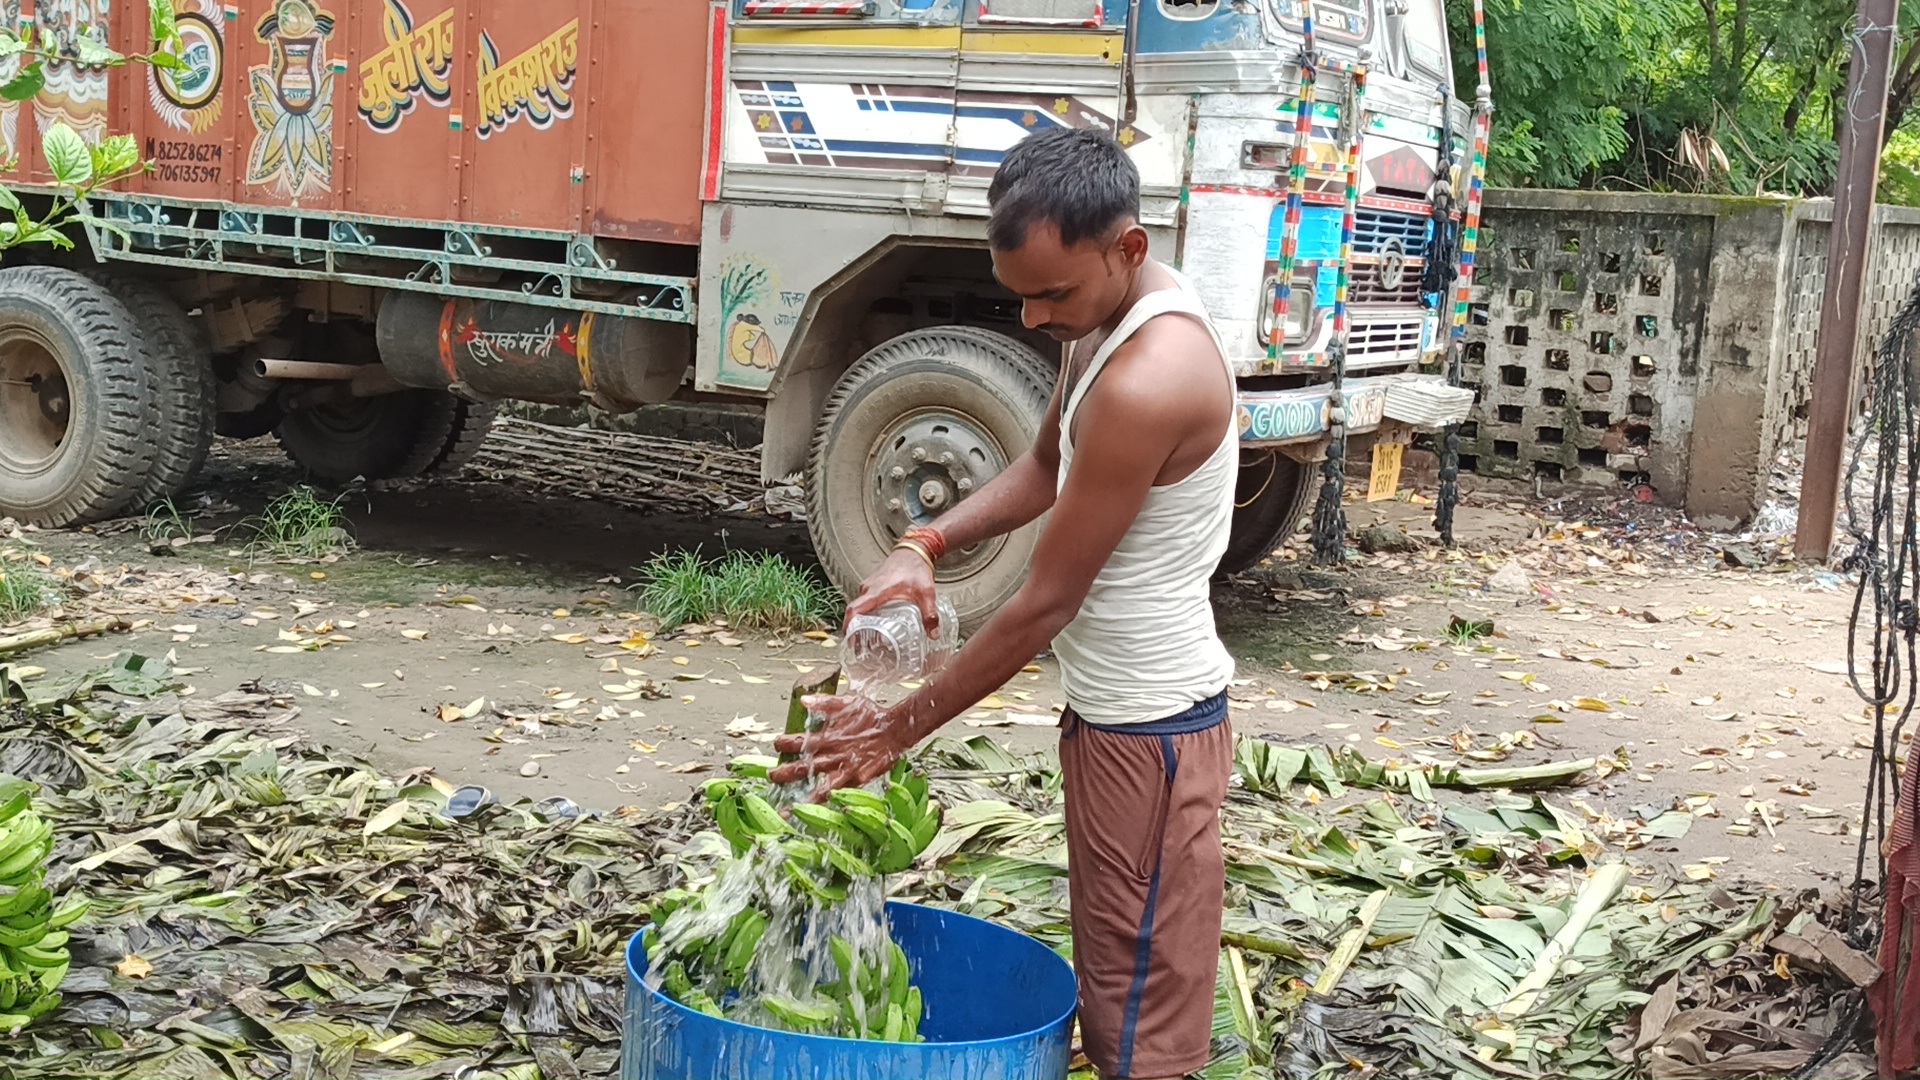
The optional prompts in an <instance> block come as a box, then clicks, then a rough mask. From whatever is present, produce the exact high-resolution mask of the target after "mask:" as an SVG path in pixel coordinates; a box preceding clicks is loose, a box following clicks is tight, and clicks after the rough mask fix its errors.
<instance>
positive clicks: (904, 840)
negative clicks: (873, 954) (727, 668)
mask: <svg viewBox="0 0 1920 1080" xmlns="http://www.w3.org/2000/svg"><path fill="white" fill-rule="evenodd" d="M773 764H774V759H773V758H768V757H758V756H747V757H740V758H735V759H734V760H733V763H732V765H731V766H730V768H731V769H732V771H733V773H734V775H733V776H731V777H727V778H723V779H718V780H709V781H708V782H707V784H706V788H705V791H706V796H707V802H708V804H709V805H710V806H711V807H712V808H713V817H714V820H715V821H716V822H718V823H719V825H720V832H721V835H723V836H725V837H726V838H727V842H728V843H729V844H731V845H733V853H734V854H735V855H738V856H744V855H745V854H746V853H747V852H748V851H750V850H752V849H753V847H754V846H755V844H757V843H759V842H761V841H769V842H771V843H774V844H776V845H778V846H779V848H780V850H781V852H782V854H784V856H785V859H784V862H783V864H782V865H783V866H784V868H785V872H786V874H787V875H788V876H789V877H790V878H792V879H793V883H794V884H795V885H796V886H798V887H799V888H801V889H803V890H805V891H806V892H807V893H809V894H810V895H812V896H813V897H814V898H815V899H817V900H819V901H821V902H822V903H828V904H837V903H839V902H840V901H842V900H845V899H846V898H847V885H848V884H849V883H851V882H854V881H864V880H866V879H868V878H872V877H877V876H878V875H880V874H897V873H899V872H900V871H902V870H905V869H906V868H907V867H909V866H912V865H913V860H914V859H916V858H918V857H919V855H920V853H921V852H922V851H924V850H926V847H927V845H928V844H930V843H932V842H933V837H934V834H935V833H938V832H939V831H940V808H939V806H938V805H937V804H935V803H932V802H929V801H928V799H927V778H926V777H925V776H924V775H922V774H920V773H917V772H914V771H913V770H912V768H911V767H910V766H909V765H908V764H907V762H906V761H905V760H904V759H903V760H901V761H899V762H897V763H895V765H894V767H893V771H892V772H890V773H889V774H888V775H887V778H886V780H885V781H884V783H883V786H882V789H881V791H880V792H877V793H876V792H873V791H868V790H866V789H864V788H841V789H840V790H838V791H835V792H834V793H833V794H832V795H830V796H829V797H828V799H827V803H828V805H825V806H822V805H819V804H817V803H796V804H794V805H793V806H792V807H791V808H790V810H789V812H790V813H792V815H793V821H792V822H789V821H788V820H787V819H786V818H784V817H782V816H780V812H779V811H777V810H775V809H774V808H773V804H772V803H770V802H768V801H767V798H766V795H765V794H764V790H765V785H764V783H759V784H756V783H755V781H764V780H765V779H766V775H767V770H768V769H770V768H771V767H772V766H773ZM796 823H797V827H796Z"/></svg>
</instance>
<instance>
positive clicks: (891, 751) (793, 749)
mask: <svg viewBox="0 0 1920 1080" xmlns="http://www.w3.org/2000/svg"><path fill="white" fill-rule="evenodd" d="M915 561H916V562H920V565H921V567H922V568H925V566H926V563H925V562H921V561H920V560H919V558H918V557H917V556H916V557H915ZM802 703H803V704H805V705H806V707H807V710H808V711H809V712H814V713H819V714H820V715H822V716H824V717H825V718H826V723H824V724H823V725H821V728H820V730H818V731H810V732H807V733H805V734H800V735H782V736H780V737H779V738H777V739H775V740H774V741H773V748H774V749H775V750H776V751H778V752H780V753H782V754H799V755H800V760H799V761H795V762H792V763H790V764H787V765H782V766H780V767H779V768H777V769H775V770H773V772H772V773H770V774H769V775H768V779H770V780H772V781H773V782H774V783H776V784H794V783H799V782H800V781H803V780H808V779H812V780H815V781H817V782H818V783H817V784H816V786H815V787H814V790H813V795H812V796H811V798H812V800H813V801H814V802H825V801H826V798H827V794H828V793H829V792H831V791H833V790H834V789H835V788H843V787H859V786H860V785H862V784H865V783H867V782H868V781H870V780H875V779H878V778H879V777H881V776H884V775H886V772H887V770H888V769H891V768H893V763H894V762H896V761H898V760H900V755H902V754H904V753H906V752H907V751H908V750H909V749H911V748H912V746H913V742H912V740H910V739H909V740H907V741H905V742H902V740H901V726H899V725H895V724H893V723H891V722H890V721H889V718H888V716H887V710H885V709H883V708H881V707H880V706H879V705H876V704H874V702H873V701H872V700H871V699H869V698H864V697H856V696H853V695H842V696H833V695H828V694H814V695H812V696H810V697H807V698H804V699H802Z"/></svg>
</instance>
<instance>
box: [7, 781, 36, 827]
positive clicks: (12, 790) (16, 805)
mask: <svg viewBox="0 0 1920 1080" xmlns="http://www.w3.org/2000/svg"><path fill="white" fill-rule="evenodd" d="M31 805H33V784H31V783H29V782H28V781H25V780H15V781H13V782H11V783H9V784H7V785H5V786H4V787H0V822H7V821H12V820H13V819H14V818H16V817H19V816H20V814H21V812H22V811H24V810H26V808H27V807H29V806H31Z"/></svg>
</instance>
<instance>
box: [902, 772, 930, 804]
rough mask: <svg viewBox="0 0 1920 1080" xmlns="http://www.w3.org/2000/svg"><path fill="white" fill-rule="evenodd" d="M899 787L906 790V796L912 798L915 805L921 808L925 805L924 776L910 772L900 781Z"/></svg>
mask: <svg viewBox="0 0 1920 1080" xmlns="http://www.w3.org/2000/svg"><path fill="white" fill-rule="evenodd" d="M900 786H901V787H904V788H906V789H907V794H909V795H911V796H913V801H914V802H915V803H917V804H919V805H920V806H923V807H924V806H926V805H927V777H926V774H924V773H917V772H910V773H908V774H907V775H906V776H905V778H903V779H902V780H901V781H900Z"/></svg>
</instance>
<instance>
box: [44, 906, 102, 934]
mask: <svg viewBox="0 0 1920 1080" xmlns="http://www.w3.org/2000/svg"><path fill="white" fill-rule="evenodd" d="M92 906H93V902H92V901H90V900H69V901H67V902H66V903H64V904H62V905H60V906H59V907H58V908H55V909H54V912H53V914H52V916H50V917H49V918H48V919H47V929H49V930H65V929H66V928H67V927H69V926H72V925H73V924H74V923H75V922H77V921H79V919H80V917H81V916H82V915H85V914H86V913H87V909H89V908H91V907H92Z"/></svg>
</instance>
